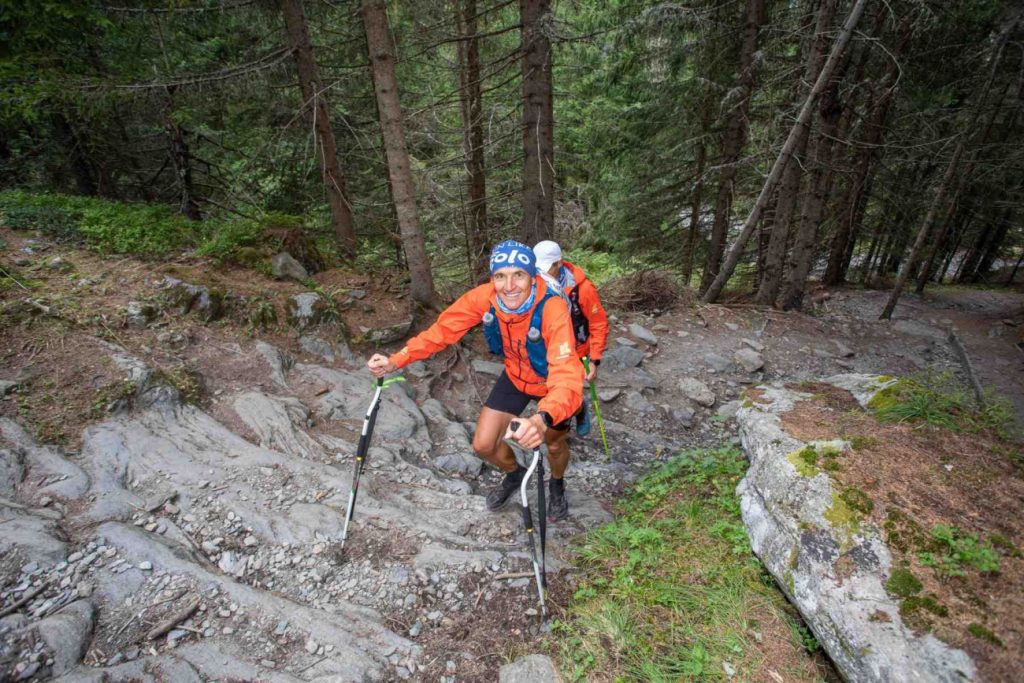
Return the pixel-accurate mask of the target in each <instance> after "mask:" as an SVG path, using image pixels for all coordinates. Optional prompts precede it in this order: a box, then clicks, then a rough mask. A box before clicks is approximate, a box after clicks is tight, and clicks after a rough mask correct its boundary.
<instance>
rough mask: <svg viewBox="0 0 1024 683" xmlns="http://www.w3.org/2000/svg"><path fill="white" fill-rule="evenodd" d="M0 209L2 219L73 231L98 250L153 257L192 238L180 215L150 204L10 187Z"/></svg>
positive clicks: (191, 229)
mask: <svg viewBox="0 0 1024 683" xmlns="http://www.w3.org/2000/svg"><path fill="white" fill-rule="evenodd" d="M0 210H2V211H3V213H4V216H5V217H6V216H9V215H10V214H11V213H12V212H13V214H14V216H15V221H19V225H18V227H20V228H22V229H24V228H28V227H35V228H36V229H39V230H42V231H44V232H48V231H57V232H58V234H55V235H54V236H59V235H74V234H78V235H80V236H81V238H82V239H84V240H85V241H86V243H87V244H88V245H89V246H91V247H92V248H94V249H96V250H97V251H100V252H102V253H111V254H135V255H138V256H159V255H163V254H167V253H169V252H171V251H174V250H177V249H181V248H183V247H185V246H187V245H189V244H190V243H191V242H192V240H193V239H194V237H195V230H194V226H193V225H192V224H190V223H189V221H188V220H187V219H186V218H185V217H184V216H181V215H179V214H176V213H174V212H173V211H172V210H171V209H170V207H166V206H161V205H155V204H124V203H121V202H113V201H108V200H105V199H97V198H94V197H75V196H69V195H58V194H45V193H44V194H32V193H28V192H24V191H20V190H10V191H5V192H0ZM40 219H42V222H39V220H40ZM5 220H6V218H5ZM33 220H35V221H36V222H35V223H34V224H33V222H32V221H33ZM12 227H13V226H12Z"/></svg>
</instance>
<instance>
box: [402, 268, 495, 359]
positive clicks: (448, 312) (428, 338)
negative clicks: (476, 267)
mask: <svg viewBox="0 0 1024 683" xmlns="http://www.w3.org/2000/svg"><path fill="white" fill-rule="evenodd" d="M493 291H494V286H493V285H491V284H490V283H487V284H483V285H480V286H479V287H474V288H473V289H471V290H469V291H468V292H466V293H465V294H463V295H462V296H460V297H459V298H458V299H456V300H455V303H453V304H452V305H451V306H449V307H448V308H446V309H445V310H444V312H442V313H441V315H439V316H438V317H437V320H436V321H435V322H434V324H433V325H431V326H430V327H428V328H427V329H426V330H424V331H423V332H420V333H419V334H417V335H416V336H415V337H413V338H412V339H410V340H409V341H407V342H406V343H405V346H404V347H402V350H401V351H399V352H398V353H394V354H391V356H390V360H391V362H392V363H394V364H395V365H396V366H398V367H399V368H404V367H405V366H406V365H409V364H410V363H413V362H415V361H418V360H423V359H425V358H429V357H430V356H432V355H434V354H435V353H437V352H438V351H440V350H442V349H444V348H446V347H448V346H451V345H452V344H454V343H455V342H457V341H459V340H460V339H462V338H463V337H464V336H465V335H466V332H469V331H470V330H471V329H473V327H474V326H476V325H479V324H480V321H482V320H483V318H484V314H485V313H486V312H487V311H488V310H489V309H490V307H491V299H490V295H491V292H493Z"/></svg>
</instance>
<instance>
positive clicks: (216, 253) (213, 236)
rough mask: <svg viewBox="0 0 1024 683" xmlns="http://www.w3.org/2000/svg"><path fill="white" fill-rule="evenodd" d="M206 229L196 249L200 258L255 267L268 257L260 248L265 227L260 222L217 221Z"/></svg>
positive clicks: (244, 220)
mask: <svg viewBox="0 0 1024 683" xmlns="http://www.w3.org/2000/svg"><path fill="white" fill-rule="evenodd" d="M204 228H205V229H204V230H203V239H202V241H201V242H200V243H199V246H198V247H196V254H197V255H199V256H210V257H212V258H216V259H218V260H222V261H234V262H236V263H239V264H241V265H246V266H254V265H256V263H258V262H260V261H262V260H263V259H264V258H265V256H266V255H265V254H264V253H263V252H262V251H261V250H260V249H259V248H258V247H259V246H260V244H261V242H262V238H263V226H262V225H261V224H260V222H259V221H256V220H248V219H237V220H226V221H217V222H215V223H213V224H211V225H207V226H204Z"/></svg>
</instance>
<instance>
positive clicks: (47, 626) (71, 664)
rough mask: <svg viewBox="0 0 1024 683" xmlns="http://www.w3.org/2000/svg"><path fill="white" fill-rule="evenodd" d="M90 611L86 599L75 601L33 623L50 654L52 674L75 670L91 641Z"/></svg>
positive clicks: (89, 605) (57, 674)
mask: <svg viewBox="0 0 1024 683" xmlns="http://www.w3.org/2000/svg"><path fill="white" fill-rule="evenodd" d="M92 629H93V609H92V605H91V604H90V603H89V601H88V600H78V601H76V602H73V603H71V604H70V605H68V606H67V607H65V608H63V609H62V610H61V611H60V612H58V613H57V614H54V615H53V616H49V617H47V618H46V619H43V620H42V621H40V622H39V623H38V624H36V631H37V632H38V633H39V637H40V638H42V639H43V641H44V642H45V643H46V645H47V646H48V647H49V648H50V650H52V651H53V675H54V676H60V675H61V674H64V673H66V672H68V671H70V670H71V669H73V668H75V666H77V665H78V663H79V662H80V661H82V655H84V654H85V647H86V646H87V645H88V644H89V641H90V640H91V639H92Z"/></svg>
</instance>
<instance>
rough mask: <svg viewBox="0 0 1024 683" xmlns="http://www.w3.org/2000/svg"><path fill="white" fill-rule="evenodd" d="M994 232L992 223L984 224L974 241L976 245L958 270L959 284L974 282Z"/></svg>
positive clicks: (968, 252) (969, 251) (968, 251)
mask: <svg viewBox="0 0 1024 683" xmlns="http://www.w3.org/2000/svg"><path fill="white" fill-rule="evenodd" d="M993 231H994V224H993V223H992V221H986V222H984V223H983V224H982V225H981V227H980V228H979V229H978V236H977V237H976V238H975V239H974V244H972V245H971V248H970V249H968V250H967V253H966V254H965V255H964V258H963V260H961V261H960V267H959V268H957V271H956V281H957V282H973V280H974V274H975V272H976V271H977V270H978V264H979V263H980V262H981V255H982V254H983V253H984V252H985V245H986V244H988V241H989V238H990V237H991V236H992V233H993Z"/></svg>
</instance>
